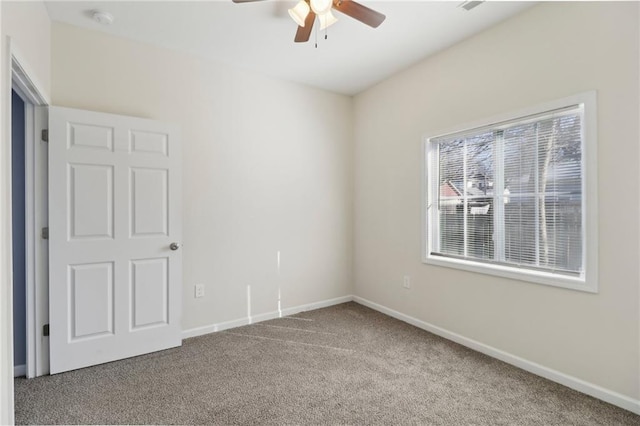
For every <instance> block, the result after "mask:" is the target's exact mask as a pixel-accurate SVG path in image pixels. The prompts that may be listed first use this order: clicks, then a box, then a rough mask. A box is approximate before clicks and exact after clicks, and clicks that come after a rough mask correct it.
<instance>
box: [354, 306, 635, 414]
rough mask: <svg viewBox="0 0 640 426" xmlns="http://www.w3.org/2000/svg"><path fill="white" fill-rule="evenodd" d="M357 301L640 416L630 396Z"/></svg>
mask: <svg viewBox="0 0 640 426" xmlns="http://www.w3.org/2000/svg"><path fill="white" fill-rule="evenodd" d="M353 301H354V302H356V303H359V304H361V305H364V306H367V307H369V308H371V309H373V310H376V311H378V312H382V313H383V314H386V315H389V316H390V317H393V318H396V319H399V320H400V321H404V322H406V323H409V324H411V325H413V326H416V327H418V328H421V329H423V330H426V331H428V332H430V333H433V334H436V335H438V336H440V337H444V338H445V339H447V340H451V341H453V342H456V343H459V344H461V345H463V346H466V347H468V348H471V349H473V350H475V351H478V352H482V353H483V354H485V355H489V356H490V357H493V358H497V359H499V360H500V361H504V362H506V363H507V364H511V365H514V366H516V367H518V368H522V369H523V370H526V371H528V372H530V373H533V374H535V375H538V376H541V377H544V378H545V379H549V380H551V381H554V382H556V383H559V384H561V385H564V386H567V387H569V388H571V389H574V390H577V391H578V392H582V393H584V394H587V395H590V396H592V397H594V398H598V399H601V400H603V401H605V402H608V403H610V404H613V405H616V406H618V407H620V408H624V409H625V410H629V411H631V412H632V413H635V414H638V415H640V400H637V399H633V398H630V397H628V396H626V395H622V394H620V393H617V392H614V391H612V390H609V389H605V388H603V387H601V386H598V385H595V384H593V383H589V382H586V381H584V380H581V379H578V378H577V377H573V376H570V375H568V374H565V373H562V372H560V371H557V370H553V369H551V368H548V367H545V366H543V365H540V364H537V363H535V362H532V361H529V360H526V359H524V358H520V357H519V356H516V355H512V354H510V353H507V352H504V351H501V350H500V349H496V348H494V347H491V346H489V345H485V344H484V343H480V342H478V341H476V340H473V339H469V338H467V337H464V336H461V335H460V334H457V333H453V332H451V331H448V330H445V329H443V328H440V327H438V326H435V325H433V324H429V323H427V322H424V321H422V320H419V319H417V318H413V317H410V316H408V315H405V314H403V313H401V312H398V311H394V310H393V309H390V308H387V307H386V306H382V305H379V304H377V303H374V302H371V301H370V300H367V299H363V298H362V297H359V296H354V297H353Z"/></svg>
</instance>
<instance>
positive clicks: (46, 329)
mask: <svg viewBox="0 0 640 426" xmlns="http://www.w3.org/2000/svg"><path fill="white" fill-rule="evenodd" d="M42 335H43V336H45V337H46V336H48V335H49V324H45V325H43V326H42Z"/></svg>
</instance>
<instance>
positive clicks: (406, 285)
mask: <svg viewBox="0 0 640 426" xmlns="http://www.w3.org/2000/svg"><path fill="white" fill-rule="evenodd" d="M402 287H404V288H411V277H410V276H409V275H405V276H404V279H403V280H402Z"/></svg>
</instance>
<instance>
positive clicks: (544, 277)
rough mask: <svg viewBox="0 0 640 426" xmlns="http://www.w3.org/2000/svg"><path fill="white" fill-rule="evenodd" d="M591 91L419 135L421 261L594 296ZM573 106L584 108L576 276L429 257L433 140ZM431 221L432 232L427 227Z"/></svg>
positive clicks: (593, 103)
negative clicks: (580, 271)
mask: <svg viewBox="0 0 640 426" xmlns="http://www.w3.org/2000/svg"><path fill="white" fill-rule="evenodd" d="M596 98H597V96H596V92H595V91H589V92H584V93H579V94H576V95H573V96H569V97H566V98H563V99H558V100H554V101H550V102H545V103H543V104H539V105H536V106H533V107H529V108H526V109H522V110H519V111H515V112H509V113H506V114H501V115H498V116H495V117H492V118H487V119H483V120H480V121H476V122H474V123H468V124H465V125H461V126H457V127H455V128H453V129H449V130H446V131H440V132H435V133H436V135H431V136H424V137H423V141H422V206H421V208H422V217H421V223H422V235H421V239H422V248H421V251H422V262H423V263H426V264H430V265H436V266H444V267H448V268H455V269H462V270H466V271H471V272H477V273H482V274H488V275H494V276H499V277H504V278H510V279H515V280H520V281H527V282H533V283H537V284H544V285H550V286H554V287H561V288H567V289H571V290H579V291H585V292H588V293H597V292H598V194H597V192H598V167H597V164H598V163H597V152H598V147H597V104H596V100H597V99H596ZM573 105H582V106H584V110H583V113H582V114H583V131H584V134H583V138H582V141H583V146H582V152H583V156H584V157H583V161H582V176H583V179H582V197H583V204H582V206H583V207H582V223H583V228H582V237H583V244H584V245H583V248H584V250H583V253H582V256H583V262H582V264H583V268H584V273H583V274H582V276H580V277H572V276H563V275H560V274H554V273H552V272H545V271H535V270H529V269H524V268H517V267H511V266H509V265H496V264H491V263H484V262H476V261H473V260H471V259H454V258H449V257H443V256H432V255H431V254H430V253H431V252H432V249H433V244H434V242H433V235H434V234H436V233H437V232H438V231H437V228H436V227H437V226H438V221H437V220H435V217H436V214H435V210H434V209H433V207H434V205H433V203H434V201H435V199H436V195H435V194H437V193H438V191H439V187H438V182H436V181H435V179H433V178H432V176H431V173H429V169H430V167H431V165H432V164H433V156H434V155H435V153H434V149H435V148H436V147H435V146H433V144H431V143H430V141H431V140H432V139H435V138H438V137H441V136H444V135H451V134H463V133H465V132H469V131H471V130H473V129H477V128H486V127H488V126H498V125H500V123H505V122H509V121H513V120H517V119H519V118H523V117H532V116H536V115H539V114H542V113H545V112H549V111H555V110H560V109H563V108H567V107H570V106H573ZM430 223H433V226H434V229H430Z"/></svg>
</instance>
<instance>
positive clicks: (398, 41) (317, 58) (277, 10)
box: [46, 0, 533, 95]
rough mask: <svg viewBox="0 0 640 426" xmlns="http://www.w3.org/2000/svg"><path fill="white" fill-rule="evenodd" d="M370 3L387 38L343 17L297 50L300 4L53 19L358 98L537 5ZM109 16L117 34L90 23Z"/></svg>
mask: <svg viewBox="0 0 640 426" xmlns="http://www.w3.org/2000/svg"><path fill="white" fill-rule="evenodd" d="M359 2H360V3H362V4H364V5H366V6H368V7H370V8H372V9H375V10H377V11H379V12H381V13H383V14H385V15H386V16H387V19H386V20H385V22H383V23H382V25H381V26H380V27H378V28H377V29H373V28H370V27H368V26H366V25H364V24H362V23H360V22H358V21H355V20H353V19H352V18H349V17H348V16H345V15H341V14H340V13H339V12H336V13H335V15H336V16H337V17H338V22H337V23H336V24H335V25H333V26H332V27H330V28H329V31H328V39H327V40H325V39H324V33H320V32H318V47H317V48H314V39H315V37H314V33H315V31H314V33H312V35H311V41H310V42H309V43H294V42H293V37H294V35H295V32H296V28H297V26H296V24H295V23H294V22H293V21H292V20H291V18H290V17H289V15H288V13H287V9H288V8H290V7H292V6H293V5H295V3H296V1H295V0H291V1H278V0H269V1H263V2H256V3H244V4H236V3H233V2H232V1H231V0H213V1H212V0H210V1H195V2H192V1H175V2H168V1H136V2H129V1H69V2H67V1H47V3H46V5H47V9H48V11H49V16H50V17H51V19H52V20H54V21H61V22H66V23H69V24H72V25H77V26H79V27H84V28H89V29H93V30H97V31H102V32H106V33H109V34H113V35H117V36H121V37H125V38H128V39H133V40H137V41H142V42H147V43H152V44H155V45H160V46H163V47H167V48H171V49H177V50H182V51H187V52H190V53H193V54H195V55H198V56H202V57H205V58H209V59H212V60H215V61H218V62H221V63H225V64H228V65H231V66H234V67H239V68H241V69H245V70H248V71H253V72H258V73H261V74H266V75H270V76H273V77H276V78H281V79H285V80H289V81H295V82H299V83H303V84H307V85H311V86H315V87H318V88H322V89H326V90H330V91H333V92H337V93H343V94H348V95H353V94H356V93H358V92H360V91H362V90H364V89H366V88H368V87H370V86H372V85H374V84H376V83H377V82H379V81H381V80H384V79H385V78H387V77H389V76H390V75H392V74H394V73H395V72H397V71H399V70H402V69H404V68H406V67H408V66H409V65H411V64H414V63H416V62H418V61H420V60H421V59H423V58H425V57H427V56H429V55H431V54H433V53H435V52H437V51H440V50H442V49H444V48H446V47H448V46H451V45H452V44H454V43H456V42H458V41H460V40H463V39H465V38H467V37H469V36H471V35H472V34H475V33H477V32H480V31H482V30H484V29H485V28H488V27H490V26H492V25H495V24H496V23H498V22H500V21H502V20H505V19H507V18H509V17H511V16H513V15H515V14H517V13H519V12H521V11H523V10H524V9H526V8H528V7H530V6H531V5H533V3H532V2H484V3H483V4H481V5H480V6H478V7H476V8H475V9H473V10H471V11H466V10H464V9H462V8H461V7H459V5H460V3H461V1H438V2H435V1H376V0H359ZM95 9H99V10H103V11H107V12H109V13H111V14H113V16H114V17H115V21H114V23H113V24H112V25H111V26H104V25H101V24H98V23H97V22H94V21H93V20H92V19H91V18H90V13H89V12H90V11H92V10H95Z"/></svg>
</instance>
